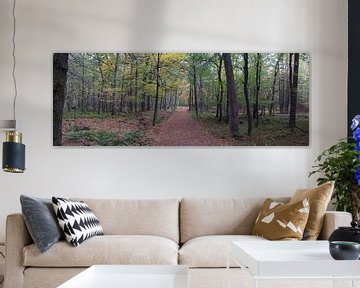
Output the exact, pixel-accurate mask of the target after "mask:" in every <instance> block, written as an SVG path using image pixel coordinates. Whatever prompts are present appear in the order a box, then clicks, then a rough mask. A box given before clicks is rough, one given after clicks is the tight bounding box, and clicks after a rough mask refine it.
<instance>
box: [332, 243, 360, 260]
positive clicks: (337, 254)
mask: <svg viewBox="0 0 360 288" xmlns="http://www.w3.org/2000/svg"><path fill="white" fill-rule="evenodd" d="M329 250H330V255H331V257H333V258H334V259H335V260H358V259H359V257H360V244H359V243H357V242H349V241H331V242H330V246H329Z"/></svg>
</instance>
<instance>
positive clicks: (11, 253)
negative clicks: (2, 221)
mask: <svg viewBox="0 0 360 288" xmlns="http://www.w3.org/2000/svg"><path fill="white" fill-rule="evenodd" d="M32 242H33V241H32V239H31V236H30V234H29V231H28V230H27V227H26V225H25V221H24V217H23V216H22V214H11V215H8V217H7V218H6V243H5V259H6V260H5V281H4V288H22V287H23V280H24V270H25V267H24V266H23V248H24V247H25V246H27V245H29V244H31V243H32Z"/></svg>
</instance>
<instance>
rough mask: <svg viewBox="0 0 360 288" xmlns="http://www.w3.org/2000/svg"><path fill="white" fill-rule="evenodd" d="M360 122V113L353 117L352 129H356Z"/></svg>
mask: <svg viewBox="0 0 360 288" xmlns="http://www.w3.org/2000/svg"><path fill="white" fill-rule="evenodd" d="M359 124H360V115H356V116H355V117H354V118H353V119H352V124H351V130H355V129H356V128H357V127H358V126H359Z"/></svg>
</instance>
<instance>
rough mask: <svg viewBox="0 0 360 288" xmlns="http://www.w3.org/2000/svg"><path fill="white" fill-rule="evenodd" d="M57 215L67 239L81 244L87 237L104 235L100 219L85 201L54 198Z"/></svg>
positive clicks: (75, 243)
mask: <svg viewBox="0 0 360 288" xmlns="http://www.w3.org/2000/svg"><path fill="white" fill-rule="evenodd" d="M52 202H53V206H54V210H55V213H56V217H57V219H58V221H59V224H60V227H61V228H62V229H63V231H64V233H65V238H66V241H68V242H69V243H71V244H73V245H74V246H79V245H80V244H81V243H83V242H84V241H85V240H86V239H89V238H91V237H93V236H97V235H104V232H103V229H102V227H101V225H100V222H99V220H98V219H97V218H96V216H95V215H94V213H93V212H92V211H91V209H90V208H89V207H88V206H87V205H86V204H85V203H84V202H74V201H70V200H68V199H65V198H56V197H53V198H52Z"/></svg>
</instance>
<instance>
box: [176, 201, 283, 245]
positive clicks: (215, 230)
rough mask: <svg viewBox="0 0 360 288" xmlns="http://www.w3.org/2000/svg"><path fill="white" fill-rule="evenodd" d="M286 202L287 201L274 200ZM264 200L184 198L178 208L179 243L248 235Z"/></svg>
mask: <svg viewBox="0 0 360 288" xmlns="http://www.w3.org/2000/svg"><path fill="white" fill-rule="evenodd" d="M277 200H279V201H282V202H285V201H286V202H287V201H288V198H282V199H277ZM263 202H264V199H263V198H261V199H194V198H184V199H182V200H181V205H180V231H181V232H180V233H181V243H185V242H186V241H188V240H190V239H191V238H195V237H199V236H205V235H248V234H251V230H252V228H253V226H254V223H255V220H256V217H257V216H258V213H259V210H260V207H261V206H262V204H263Z"/></svg>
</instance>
